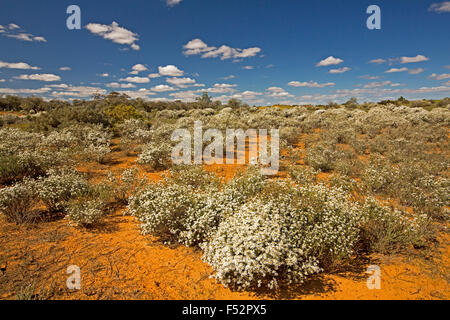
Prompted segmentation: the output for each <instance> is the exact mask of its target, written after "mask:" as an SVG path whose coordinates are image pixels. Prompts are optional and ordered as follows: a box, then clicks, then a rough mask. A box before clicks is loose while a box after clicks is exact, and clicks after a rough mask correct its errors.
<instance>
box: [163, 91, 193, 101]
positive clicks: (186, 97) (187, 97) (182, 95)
mask: <svg viewBox="0 0 450 320" xmlns="http://www.w3.org/2000/svg"><path fill="white" fill-rule="evenodd" d="M169 96H171V97H173V98H175V99H178V100H182V101H186V102H189V101H195V98H197V97H199V95H198V91H191V90H189V91H180V92H175V93H171V94H169Z"/></svg>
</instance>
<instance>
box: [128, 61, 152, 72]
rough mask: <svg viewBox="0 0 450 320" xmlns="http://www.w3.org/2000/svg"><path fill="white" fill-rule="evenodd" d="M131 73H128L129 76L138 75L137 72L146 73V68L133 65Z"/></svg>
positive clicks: (141, 65) (140, 65)
mask: <svg viewBox="0 0 450 320" xmlns="http://www.w3.org/2000/svg"><path fill="white" fill-rule="evenodd" d="M131 69H132V70H133V71H131V72H130V74H139V72H143V71H147V70H148V69H147V67H146V66H144V65H143V64H140V63H138V64H135V65H134V66H133V67H132V68H131Z"/></svg>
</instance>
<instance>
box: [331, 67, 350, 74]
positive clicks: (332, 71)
mask: <svg viewBox="0 0 450 320" xmlns="http://www.w3.org/2000/svg"><path fill="white" fill-rule="evenodd" d="M350 70H352V69H351V68H349V67H343V68H339V69H331V70H330V71H328V73H331V74H339V73H345V72H347V71H350Z"/></svg>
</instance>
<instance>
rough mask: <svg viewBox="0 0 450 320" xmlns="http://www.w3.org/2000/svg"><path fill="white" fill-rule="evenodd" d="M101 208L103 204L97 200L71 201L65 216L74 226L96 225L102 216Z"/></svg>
mask: <svg viewBox="0 0 450 320" xmlns="http://www.w3.org/2000/svg"><path fill="white" fill-rule="evenodd" d="M102 208H103V204H102V202H101V201H98V200H87V199H80V200H76V201H72V202H70V203H69V204H68V206H67V218H68V219H69V220H70V222H71V224H73V225H75V226H78V227H92V226H95V225H98V224H99V223H100V222H101V221H102V219H103V218H104V216H105V214H104V212H103V210H102Z"/></svg>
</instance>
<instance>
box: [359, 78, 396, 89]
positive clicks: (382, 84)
mask: <svg viewBox="0 0 450 320" xmlns="http://www.w3.org/2000/svg"><path fill="white" fill-rule="evenodd" d="M387 85H392V82H391V81H389V80H387V81H383V82H370V83H368V84H366V85H364V88H381V87H385V86H387Z"/></svg>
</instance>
